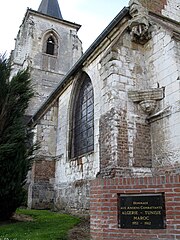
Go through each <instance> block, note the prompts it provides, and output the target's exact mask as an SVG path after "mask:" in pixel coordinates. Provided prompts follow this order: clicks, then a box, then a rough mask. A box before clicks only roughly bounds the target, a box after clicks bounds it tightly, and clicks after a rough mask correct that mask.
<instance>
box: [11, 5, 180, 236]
mask: <svg viewBox="0 0 180 240" xmlns="http://www.w3.org/2000/svg"><path fill="white" fill-rule="evenodd" d="M59 3H60V1H59ZM59 3H58V1H57V0H42V1H41V3H40V6H39V9H38V10H37V11H35V10H32V9H27V12H26V14H25V17H24V19H23V22H22V25H21V26H20V29H19V32H18V35H17V38H16V45H15V49H14V51H13V53H12V61H13V72H17V71H18V70H19V69H22V68H25V67H27V66H29V67H30V69H31V79H32V84H33V86H34V89H35V97H34V98H33V99H32V101H31V102H30V105H29V108H28V110H27V115H28V117H29V123H28V124H29V126H31V127H33V128H34V132H35V138H36V140H37V141H38V142H39V143H40V148H39V149H38V150H37V152H36V156H35V160H34V163H33V167H32V171H31V172H30V173H29V176H28V184H29V190H28V207H30V208H35V209H54V210H66V211H67V212H72V213H78V214H89V213H90V217H91V234H92V239H93V240H95V239H97V240H101V239H109V240H112V239H115V240H116V239H123V240H125V239H126V240H130V239H132V240H140V239H146V240H150V239H164V240H165V239H168V240H171V239H178V238H176V236H179V235H180V230H179V227H178V226H180V220H179V219H180V213H179V206H180V198H179V196H180V195H179V194H178V190H177V188H178V186H179V187H180V185H179V180H180V175H179V174H180V42H179V40H180V23H179V21H180V1H179V0H148V1H146V0H130V2H129V6H128V7H124V8H123V9H122V10H121V11H120V12H119V13H118V15H117V16H115V18H114V19H113V20H112V21H111V22H110V23H109V25H108V26H107V27H106V28H105V29H104V31H103V32H102V33H101V34H100V35H99V36H98V37H97V39H96V40H95V41H94V42H93V43H92V45H91V46H90V47H89V48H88V49H87V50H86V52H85V53H83V52H82V43H81V41H80V39H79V38H78V30H79V28H80V27H81V26H80V25H79V24H76V23H74V22H71V21H67V20H64V19H63V17H62V14H61V10H60V6H59ZM112 4H113V2H112ZM71 20H72V19H71ZM168 184H169V185H168ZM170 184H171V187H168V186H170ZM126 199H128V201H127V202H123V201H125V200H126ZM130 199H134V200H133V202H131V200H130ZM139 199H142V201H139ZM143 199H145V200H146V201H145V200H144V201H143ZM147 199H148V200H147ZM149 199H151V200H152V199H155V200H153V201H151V200H149ZM157 199H161V200H162V201H161V206H159V205H158V206H154V205H153V204H154V203H152V202H156V200H157ZM157 201H158V200H157ZM176 201H177V202H176ZM172 202H173V203H174V205H173V206H174V207H172V206H171V204H170V203H172ZM175 202H176V203H177V204H175ZM135 203H136V204H135ZM138 203H139V204H141V205H142V204H144V205H148V206H147V207H149V208H150V209H158V207H159V209H161V210H162V212H160V210H159V212H157V211H156V214H157V215H159V216H158V217H159V219H160V220H159V222H161V220H162V223H161V224H160V225H158V226H157V224H155V222H154V221H155V220H154V218H153V214H155V211H154V212H153V211H151V213H150V212H147V211H145V212H143V211H141V212H139V215H140V216H139V215H138V216H136V217H135V221H132V218H133V216H131V217H132V218H131V219H130V220H129V222H128V220H127V218H128V219H129V218H130V216H129V215H133V214H134V215H135V214H138V209H139V208H138V207H137V206H136V205H137V204H138ZM173 203H172V204H173ZM123 204H124V205H123ZM126 204H129V205H128V206H129V207H131V208H132V207H133V206H130V205H132V204H134V209H135V208H136V211H134V212H133V211H131V212H128V211H126V212H123V211H122V209H125V208H126V207H127V205H126ZM159 204H160V203H159ZM176 207H177V208H176ZM132 209H133V208H132ZM142 209H144V207H142ZM147 209H148V208H147ZM172 211H174V213H176V214H173V213H172ZM142 212H143V213H142ZM123 214H124V215H123ZM143 214H145V215H147V216H145V215H143ZM148 214H149V215H148ZM125 215H127V216H125ZM141 215H143V216H141ZM151 215H152V216H151ZM151 217H152V219H151ZM149 219H151V220H149ZM146 220H147V221H146ZM178 224H179V225H178ZM148 226H149V227H148ZM175 226H176V227H175ZM122 228H123V231H122ZM138 228H140V229H138ZM142 228H143V229H146V231H142ZM149 228H151V230H149ZM154 228H156V232H155V231H154V230H152V229H154ZM129 229H130V230H129ZM134 229H136V230H134ZM147 229H148V230H147ZM157 229H160V230H158V231H159V232H158V231H157ZM174 229H176V230H177V232H176V231H175V230H174ZM129 233H131V235H128V234H129ZM143 234H144V235H143ZM153 234H154V235H153ZM163 234H164V238H160V236H162V235H163ZM178 234H179V235H178ZM155 235H156V236H155ZM144 236H146V238H145V237H144ZM153 237H154V238H153Z"/></svg>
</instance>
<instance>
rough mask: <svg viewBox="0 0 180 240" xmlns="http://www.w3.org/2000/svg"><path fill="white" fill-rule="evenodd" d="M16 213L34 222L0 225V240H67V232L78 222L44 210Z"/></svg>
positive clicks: (75, 219) (73, 218)
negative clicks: (26, 216)
mask: <svg viewBox="0 0 180 240" xmlns="http://www.w3.org/2000/svg"><path fill="white" fill-rule="evenodd" d="M17 213H18V214H25V215H28V216H31V217H32V218H33V219H34V221H31V222H15V223H10V224H5V225H0V240H67V239H68V238H67V234H68V231H69V230H70V229H72V228H73V227H74V226H75V225H77V224H78V223H79V222H80V219H78V218H76V217H73V216H69V215H66V214H59V213H53V212H49V211H46V210H26V209H20V210H18V211H17Z"/></svg>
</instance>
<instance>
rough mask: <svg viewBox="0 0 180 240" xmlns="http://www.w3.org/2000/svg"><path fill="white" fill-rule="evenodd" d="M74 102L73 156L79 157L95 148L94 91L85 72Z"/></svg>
mask: <svg viewBox="0 0 180 240" xmlns="http://www.w3.org/2000/svg"><path fill="white" fill-rule="evenodd" d="M83 78H84V81H83V83H82V85H81V86H80V89H79V90H78V91H77V97H76V99H75V103H74V109H73V112H74V115H73V116H74V119H73V120H74V121H73V136H72V138H73V141H72V145H73V146H72V154H71V155H72V156H71V157H78V156H80V155H83V154H85V153H88V152H91V151H93V150H94V93H93V86H92V83H91V80H90V78H89V76H88V75H87V74H84V77H83Z"/></svg>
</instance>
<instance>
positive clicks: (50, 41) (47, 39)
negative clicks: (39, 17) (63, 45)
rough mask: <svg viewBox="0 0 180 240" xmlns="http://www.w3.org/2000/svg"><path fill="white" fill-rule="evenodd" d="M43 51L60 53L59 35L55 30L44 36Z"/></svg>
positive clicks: (52, 54) (50, 53) (55, 54)
mask: <svg viewBox="0 0 180 240" xmlns="http://www.w3.org/2000/svg"><path fill="white" fill-rule="evenodd" d="M43 53H46V54H48V55H51V56H57V55H58V36H57V34H55V33H54V31H50V32H47V33H46V34H45V36H44V38H43Z"/></svg>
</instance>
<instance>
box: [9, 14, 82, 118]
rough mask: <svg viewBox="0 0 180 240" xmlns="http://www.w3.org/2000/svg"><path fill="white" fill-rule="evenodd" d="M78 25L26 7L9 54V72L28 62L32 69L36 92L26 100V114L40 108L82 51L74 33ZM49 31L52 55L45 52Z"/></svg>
mask: <svg viewBox="0 0 180 240" xmlns="http://www.w3.org/2000/svg"><path fill="white" fill-rule="evenodd" d="M78 27H79V26H76V25H74V24H73V23H67V22H64V21H61V20H57V19H54V18H51V17H48V16H44V15H41V14H39V13H37V12H35V11H31V10H28V11H27V13H26V15H25V18H24V20H23V23H22V25H21V27H20V30H19V33H18V35H17V39H16V45H15V50H14V51H13V54H12V60H13V71H12V75H13V74H14V72H17V71H18V70H19V69H22V68H25V67H27V66H29V67H30V69H31V76H32V85H33V86H34V91H35V93H36V94H35V97H34V99H33V100H32V101H31V102H30V104H29V108H28V110H27V114H28V115H33V114H34V113H35V112H36V111H37V110H38V109H39V108H40V106H41V104H42V103H43V102H44V101H45V100H46V99H47V97H48V96H49V95H50V93H51V92H52V90H54V89H55V88H56V86H57V84H58V83H60V81H61V80H62V78H63V77H64V76H65V74H66V73H67V72H68V70H69V69H70V68H71V67H72V65H73V64H74V63H75V62H76V61H77V60H78V59H79V57H80V56H81V55H82V44H81V41H80V40H79V38H78V36H77V28H78ZM48 34H53V36H55V37H56V39H57V43H56V45H57V46H56V45H55V46H56V48H57V49H56V50H55V54H54V55H50V54H46V52H45V51H46V38H47V37H46V36H47V35H48Z"/></svg>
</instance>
